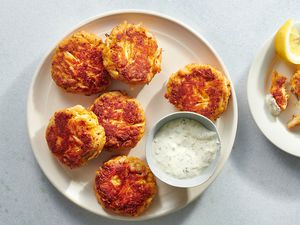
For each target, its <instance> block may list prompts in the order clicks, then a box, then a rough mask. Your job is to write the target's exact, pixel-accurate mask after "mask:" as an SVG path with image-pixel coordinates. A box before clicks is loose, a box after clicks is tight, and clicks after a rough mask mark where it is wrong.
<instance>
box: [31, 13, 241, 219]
mask: <svg viewBox="0 0 300 225" xmlns="http://www.w3.org/2000/svg"><path fill="white" fill-rule="evenodd" d="M124 20H127V21H128V22H131V23H139V22H143V23H144V25H145V26H146V27H148V28H149V29H150V30H151V31H152V32H153V33H154V35H155V36H156V38H157V41H158V45H159V46H160V47H162V48H163V57H162V58H163V63H162V72H161V73H160V74H157V75H156V76H155V77H154V79H153V80H152V81H151V83H150V84H149V85H145V86H143V87H136V88H132V87H129V86H127V85H124V84H121V83H120V82H116V81H115V82H113V86H112V87H111V88H110V89H121V90H126V91H127V92H128V93H129V95H131V96H134V97H136V98H137V99H138V100H139V101H140V102H141V104H142V106H143V108H144V109H145V111H146V118H147V125H146V133H145V135H144V138H143V139H142V140H141V141H140V143H139V144H138V145H137V146H136V147H135V148H134V149H132V150H131V151H130V153H129V155H134V156H137V157H140V158H142V159H144V160H145V137H146V136H147V131H148V130H149V129H150V128H151V127H152V126H153V125H154V124H155V122H156V121H158V120H159V119H160V118H162V117H163V116H165V115H167V114H169V113H171V112H174V111H176V110H175V108H173V107H172V105H171V104H169V103H168V102H167V100H166V99H165V98H164V92H165V88H164V83H165V81H166V80H167V79H168V78H169V76H170V74H171V73H173V72H175V71H177V70H178V69H179V68H182V67H184V66H185V65H186V64H188V63H192V62H197V63H208V64H211V65H213V66H215V67H216V68H218V69H219V70H221V71H223V72H224V73H225V74H226V76H227V77H228V78H229V79H230V77H229V74H228V72H227V70H226V68H225V66H224V64H223V62H222V61H221V59H220V58H219V57H218V55H217V54H216V52H215V51H214V50H213V48H212V47H211V46H210V45H209V44H208V43H207V42H206V41H205V40H204V39H203V38H202V37H201V36H199V35H198V34H196V33H195V32H194V31H192V30H191V29H190V28H188V27H187V26H185V25H183V24H181V23H180V22H178V21H175V20H174V19H170V18H168V17H165V16H162V15H159V14H157V13H150V12H147V11H118V12H111V13H108V14H105V15H101V16H97V17H95V18H92V19H89V20H88V21H86V22H84V23H82V24H81V25H79V26H77V27H76V28H75V29H73V30H72V31H71V32H69V33H68V34H67V35H69V34H71V33H73V32H75V31H77V30H86V31H89V32H94V33H97V34H99V35H101V37H103V39H104V38H105V36H104V35H105V33H110V31H111V30H112V28H113V27H115V26H116V25H117V24H119V23H121V22H122V21H124ZM67 35H66V36H67ZM54 49H55V46H53V49H51V51H50V52H49V53H48V54H47V56H46V57H45V58H44V60H43V61H42V63H41V65H40V67H39V68H38V70H37V72H36V74H35V76H34V78H33V81H32V85H31V88H30V91H29V96H28V104H27V122H28V130H29V136H30V139H31V144H32V149H33V152H34V155H35V157H36V159H37V161H38V163H39V165H40V167H41V168H42V170H43V171H44V173H45V175H46V176H47V177H48V179H49V180H50V182H51V183H52V184H53V185H54V186H55V187H56V188H57V189H58V190H59V191H60V192H61V193H62V194H64V195H65V196H66V197H67V198H69V199H70V200H71V201H73V202H74V203H76V204H78V205H79V206H81V207H83V208H85V209H87V210H89V211H91V212H94V213H96V214H99V215H102V216H105V217H109V218H114V219H123V220H144V219H150V218H154V217H158V216H161V215H165V214H167V213H170V212H173V211H175V210H177V209H180V208H182V207H184V206H186V205H187V204H188V203H190V202H191V201H192V200H194V199H195V198H196V197H198V196H199V195H200V194H201V193H202V192H203V191H204V190H205V189H206V188H207V187H208V185H209V184H211V183H212V182H213V180H214V179H215V178H216V176H217V175H218V174H219V173H220V171H221V169H222V168H223V166H224V163H225V162H226V160H227V158H228V156H229V154H230V152H231V149H232V146H233V143H234V139H235V134H236V128H237V118H238V112H237V101H236V96H235V92H234V89H233V85H232V97H231V100H230V102H229V106H228V109H227V111H226V112H225V113H224V114H223V115H222V116H221V118H220V119H218V121H217V123H216V126H217V128H218V129H219V132H220V136H221V141H222V146H223V149H222V153H221V160H220V163H219V165H218V168H217V169H216V172H215V174H214V175H213V176H212V177H211V178H210V179H209V180H208V181H207V182H206V183H204V184H203V185H201V186H198V187H195V188H189V189H184V188H175V187H171V186H169V185H167V184H164V183H162V182H160V181H158V189H159V190H158V195H157V197H156V198H155V200H154V202H153V204H152V205H151V206H150V208H149V209H148V210H147V211H146V212H145V213H144V214H142V215H141V216H140V217H137V218H128V217H120V216H116V215H113V214H109V213H107V212H106V211H104V210H103V209H102V207H101V206H99V204H98V203H97V201H96V198H95V196H94V192H93V188H92V186H93V181H94V176H95V171H96V169H97V168H98V167H99V166H100V165H101V164H102V162H103V161H104V160H107V159H108V158H109V157H110V156H111V154H110V153H107V152H103V153H101V155H100V156H99V157H98V158H97V159H94V160H92V161H91V162H90V163H89V164H88V165H87V166H85V167H83V168H80V169H75V170H68V169H65V168H63V167H62V166H61V165H60V164H59V163H58V162H57V161H56V160H55V158H53V157H52V155H51V153H50V151H49V150H48V147H47V144H46V141H45V138H44V133H45V127H46V126H47V123H48V121H49V118H50V117H51V115H52V114H53V113H54V112H55V111H57V110H58V109H61V108H65V107H70V106H73V105H76V104H81V105H83V106H86V107H87V106H89V105H90V104H91V103H92V101H93V100H94V99H95V98H96V97H97V96H90V97H87V96H80V95H75V94H68V93H65V92H64V91H63V90H61V89H60V88H58V87H57V86H56V85H55V84H54V83H53V81H52V79H51V76H50V69H51V57H52V55H53V51H54Z"/></svg>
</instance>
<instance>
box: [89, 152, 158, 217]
mask: <svg viewBox="0 0 300 225" xmlns="http://www.w3.org/2000/svg"><path fill="white" fill-rule="evenodd" d="M94 190H95V194H96V197H97V200H98V202H99V203H100V204H101V206H102V207H103V208H105V209H107V210H110V211H112V212H114V213H117V214H120V215H123V216H138V215H140V214H141V213H143V212H144V211H145V210H146V209H147V208H148V206H149V205H150V203H151V202H152V199H153V198H154V196H155V194H156V193H157V187H156V181H155V178H154V175H153V173H152V172H151V171H150V169H149V167H148V166H147V165H146V164H145V163H144V162H143V161H142V160H140V159H139V158H136V157H128V156H118V157H116V158H113V159H111V160H109V161H107V162H105V163H104V164H103V166H102V167H100V168H99V170H97V172H96V178H95V185H94Z"/></svg>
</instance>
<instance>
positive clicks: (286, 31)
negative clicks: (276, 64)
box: [275, 19, 300, 64]
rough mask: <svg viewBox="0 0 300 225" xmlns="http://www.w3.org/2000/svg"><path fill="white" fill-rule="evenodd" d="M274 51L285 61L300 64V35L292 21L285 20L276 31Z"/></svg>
mask: <svg viewBox="0 0 300 225" xmlns="http://www.w3.org/2000/svg"><path fill="white" fill-rule="evenodd" d="M275 50H276V52H277V54H278V55H279V56H280V57H282V58H283V59H285V60H286V61H288V62H290V63H293V64H300V34H299V32H298V30H297V29H296V28H295V27H294V21H293V20H291V19H289V20H287V21H286V22H285V23H284V24H283V25H282V26H281V27H280V28H279V30H278V31H277V33H276V36H275Z"/></svg>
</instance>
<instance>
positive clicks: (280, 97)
mask: <svg viewBox="0 0 300 225" xmlns="http://www.w3.org/2000/svg"><path fill="white" fill-rule="evenodd" d="M287 80H288V78H287V77H285V76H283V75H282V74H280V73H278V72H277V71H273V73H272V84H271V88H270V93H271V95H272V96H273V98H274V99H275V101H276V103H277V105H278V106H279V108H280V109H281V110H282V111H283V110H285V109H286V107H287V104H288V99H289V97H290V96H289V93H288V91H287V88H286V84H287Z"/></svg>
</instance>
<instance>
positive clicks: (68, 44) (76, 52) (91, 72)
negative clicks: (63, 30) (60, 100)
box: [51, 31, 111, 95]
mask: <svg viewBox="0 0 300 225" xmlns="http://www.w3.org/2000/svg"><path fill="white" fill-rule="evenodd" d="M102 51H103V43H102V40H101V39H100V38H98V37H97V36H96V35H94V34H90V33H87V32H85V31H80V32H77V33H75V34H73V35H72V36H71V37H68V38H66V39H64V40H63V41H62V42H60V43H59V45H58V47H57V48H56V50H55V53H54V55H53V58H52V70H51V74H52V78H53V80H54V82H55V83H56V84H57V85H58V86H59V87H61V88H63V89H64V90H66V91H67V92H71V93H78V94H85V95H91V94H96V93H99V92H101V91H103V90H105V89H106V88H107V87H108V86H109V85H110V83H111V80H110V76H109V74H108V72H107V71H106V69H105V68H104V65H103V59H102Z"/></svg>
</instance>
